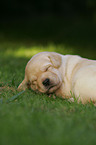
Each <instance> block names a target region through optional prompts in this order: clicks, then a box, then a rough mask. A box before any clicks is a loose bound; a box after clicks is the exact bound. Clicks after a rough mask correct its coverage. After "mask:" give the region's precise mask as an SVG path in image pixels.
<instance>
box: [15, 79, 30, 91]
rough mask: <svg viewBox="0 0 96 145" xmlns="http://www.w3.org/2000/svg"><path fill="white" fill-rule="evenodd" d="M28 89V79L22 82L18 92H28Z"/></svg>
mask: <svg viewBox="0 0 96 145" xmlns="http://www.w3.org/2000/svg"><path fill="white" fill-rule="evenodd" d="M27 88H28V85H27V80H26V78H25V79H24V80H23V81H22V83H21V84H20V85H19V86H18V88H17V90H18V91H22V90H26V89H27Z"/></svg>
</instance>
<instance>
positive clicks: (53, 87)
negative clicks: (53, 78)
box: [38, 82, 61, 94]
mask: <svg viewBox="0 0 96 145" xmlns="http://www.w3.org/2000/svg"><path fill="white" fill-rule="evenodd" d="M60 86H61V82H59V83H58V84H53V85H51V86H49V87H47V88H45V87H44V86H42V87H41V88H38V91H39V92H41V93H46V94H51V93H54V92H55V91H56V90H57V89H59V88H60Z"/></svg>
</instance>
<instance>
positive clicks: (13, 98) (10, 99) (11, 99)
mask: <svg viewBox="0 0 96 145" xmlns="http://www.w3.org/2000/svg"><path fill="white" fill-rule="evenodd" d="M24 92H25V91H21V92H19V93H18V94H16V95H14V96H13V97H11V98H9V99H8V100H7V101H6V102H7V103H9V102H12V101H14V100H16V99H17V98H18V97H19V96H20V95H21V94H23V93H24Z"/></svg>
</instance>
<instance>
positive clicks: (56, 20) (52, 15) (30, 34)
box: [0, 0, 96, 59]
mask: <svg viewBox="0 0 96 145" xmlns="http://www.w3.org/2000/svg"><path fill="white" fill-rule="evenodd" d="M7 41H8V42H9V41H10V42H11V43H12V42H14V41H15V42H16V43H18V44H19V42H22V45H26V48H27V46H28V47H29V46H32V45H35V44H36V45H42V46H44V47H45V46H46V45H48V44H49V43H52V44H55V45H59V44H60V45H63V46H64V47H65V48H66V49H67V50H68V49H69V50H71V49H72V50H74V54H79V55H81V56H84V57H89V58H93V59H96V55H95V52H96V0H32V1H29V0H27V1H23V0H1V1H0V42H4V43H6V44H7V46H8V42H7ZM16 43H15V44H16ZM7 46H6V47H5V46H3V48H4V49H8V48H7ZM9 47H10V46H9ZM12 47H13V46H12ZM17 47H18V46H17ZM17 47H16V49H17ZM64 47H59V48H58V47H56V50H54V51H57V52H60V53H64V52H65V49H64V50H63V48H64ZM0 49H2V46H1V47H0ZM13 49H15V46H14V47H13ZM38 49H39V48H38ZM45 49H46V48H45ZM61 49H62V50H61ZM47 50H48V49H47ZM68 52H69V53H70V51H68ZM66 53H67V51H66Z"/></svg>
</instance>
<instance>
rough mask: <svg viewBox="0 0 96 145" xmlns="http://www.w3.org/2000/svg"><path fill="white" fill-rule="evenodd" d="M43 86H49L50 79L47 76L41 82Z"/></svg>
mask: <svg viewBox="0 0 96 145" xmlns="http://www.w3.org/2000/svg"><path fill="white" fill-rule="evenodd" d="M42 84H43V85H44V86H46V87H47V86H49V85H50V80H49V79H48V78H47V79H45V80H44V81H43V83H42Z"/></svg>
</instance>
